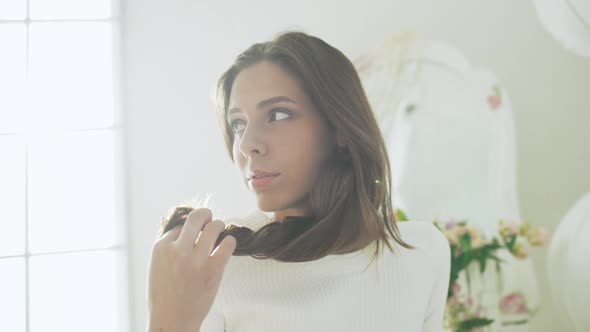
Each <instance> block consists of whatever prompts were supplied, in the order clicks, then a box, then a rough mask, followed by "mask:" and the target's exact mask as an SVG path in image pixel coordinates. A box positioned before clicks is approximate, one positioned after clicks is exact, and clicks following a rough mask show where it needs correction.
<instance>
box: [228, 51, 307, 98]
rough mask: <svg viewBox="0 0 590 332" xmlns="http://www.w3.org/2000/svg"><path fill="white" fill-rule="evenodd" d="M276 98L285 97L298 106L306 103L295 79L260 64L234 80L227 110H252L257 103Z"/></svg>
mask: <svg viewBox="0 0 590 332" xmlns="http://www.w3.org/2000/svg"><path fill="white" fill-rule="evenodd" d="M276 96H287V97H289V98H291V99H293V100H294V101H295V102H296V103H298V104H299V103H302V104H305V103H307V102H308V98H307V96H306V95H305V93H304V92H303V89H302V88H301V85H300V83H299V81H298V80H297V79H296V78H295V77H293V76H292V75H291V74H289V73H288V72H287V71H285V70H284V69H283V68H281V67H280V66H278V65H276V64H273V63H270V62H260V63H257V64H254V65H252V66H250V67H248V68H246V69H244V70H242V71H241V72H240V73H239V74H238V76H237V77H236V78H235V80H234V83H233V86H232V90H231V94H230V99H229V107H228V108H240V109H243V108H253V107H254V106H255V104H257V103H258V102H259V101H261V100H265V99H269V98H272V97H276Z"/></svg>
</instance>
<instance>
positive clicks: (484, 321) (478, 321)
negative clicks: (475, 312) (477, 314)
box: [457, 318, 494, 331]
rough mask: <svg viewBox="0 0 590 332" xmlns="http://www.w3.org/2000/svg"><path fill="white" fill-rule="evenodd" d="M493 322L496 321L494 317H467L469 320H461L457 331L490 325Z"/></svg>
mask: <svg viewBox="0 0 590 332" xmlns="http://www.w3.org/2000/svg"><path fill="white" fill-rule="evenodd" d="M493 322H494V320H493V319H488V318H471V319H467V320H464V321H462V322H460V323H459V325H458V326H457V331H469V330H471V329H473V328H476V327H482V326H487V325H490V324H492V323H493Z"/></svg>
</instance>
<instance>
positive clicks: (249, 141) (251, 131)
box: [238, 123, 266, 157]
mask: <svg viewBox="0 0 590 332" xmlns="http://www.w3.org/2000/svg"><path fill="white" fill-rule="evenodd" d="M263 135H264V134H263V132H262V130H259V129H257V128H256V127H255V126H253V125H251V124H250V123H248V124H247V125H246V128H245V129H244V131H243V132H242V134H241V136H240V137H239V140H240V141H239V145H238V148H239V151H240V153H241V154H243V155H244V156H248V157H250V156H252V155H254V154H256V155H262V154H265V153H266V143H264V141H265V138H264V137H262V136H263Z"/></svg>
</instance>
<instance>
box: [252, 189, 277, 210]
mask: <svg viewBox="0 0 590 332" xmlns="http://www.w3.org/2000/svg"><path fill="white" fill-rule="evenodd" d="M265 196H267V195H265V194H264V193H261V194H257V197H256V199H257V202H258V209H260V210H261V211H264V212H274V211H278V210H280V207H279V204H277V202H276V200H275V199H273V198H272V197H265Z"/></svg>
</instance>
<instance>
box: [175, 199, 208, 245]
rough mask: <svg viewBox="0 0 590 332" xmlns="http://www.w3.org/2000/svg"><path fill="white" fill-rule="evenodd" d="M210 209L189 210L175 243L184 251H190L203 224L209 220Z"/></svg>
mask: <svg viewBox="0 0 590 332" xmlns="http://www.w3.org/2000/svg"><path fill="white" fill-rule="evenodd" d="M211 218H212V215H211V210H209V209H207V208H200V209H195V210H193V211H191V212H190V213H189V215H188V217H187V218H186V222H185V223H184V225H183V226H182V231H181V232H180V235H179V236H178V240H176V242H175V243H176V245H177V246H178V247H179V248H180V249H181V250H185V251H187V252H188V251H191V250H192V249H193V247H194V245H195V242H196V241H197V237H198V236H199V233H200V232H201V230H202V229H203V226H204V225H205V224H207V223H208V222H210V221H211Z"/></svg>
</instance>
